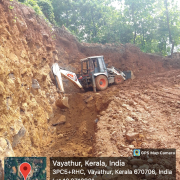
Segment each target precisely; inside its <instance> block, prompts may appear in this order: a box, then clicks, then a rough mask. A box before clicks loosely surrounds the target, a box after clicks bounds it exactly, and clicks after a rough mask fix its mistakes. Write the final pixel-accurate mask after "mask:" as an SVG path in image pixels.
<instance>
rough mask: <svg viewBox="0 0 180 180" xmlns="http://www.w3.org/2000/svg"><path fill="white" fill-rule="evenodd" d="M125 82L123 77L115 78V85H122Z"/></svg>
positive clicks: (117, 76)
mask: <svg viewBox="0 0 180 180" xmlns="http://www.w3.org/2000/svg"><path fill="white" fill-rule="evenodd" d="M123 82H124V79H123V77H122V76H121V75H116V76H115V77H114V83H115V84H122V83H123Z"/></svg>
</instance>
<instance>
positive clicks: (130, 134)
mask: <svg viewBox="0 0 180 180" xmlns="http://www.w3.org/2000/svg"><path fill="white" fill-rule="evenodd" d="M138 137H139V134H138V133H135V132H127V133H126V139H127V140H128V141H133V140H135V139H136V138H138Z"/></svg>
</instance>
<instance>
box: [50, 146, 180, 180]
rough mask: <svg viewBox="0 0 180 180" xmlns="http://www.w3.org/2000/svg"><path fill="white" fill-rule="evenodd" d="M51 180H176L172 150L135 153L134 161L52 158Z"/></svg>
mask: <svg viewBox="0 0 180 180" xmlns="http://www.w3.org/2000/svg"><path fill="white" fill-rule="evenodd" d="M50 179H51V180H111V179H112V180H116V179H117V180H120V179H123V180H125V179H127V180H129V179H132V180H140V179H160V180H166V179H167V180H176V150H175V149H134V150H133V157H96V158H95V157H94V158H93V157H89V158H88V157H52V158H50Z"/></svg>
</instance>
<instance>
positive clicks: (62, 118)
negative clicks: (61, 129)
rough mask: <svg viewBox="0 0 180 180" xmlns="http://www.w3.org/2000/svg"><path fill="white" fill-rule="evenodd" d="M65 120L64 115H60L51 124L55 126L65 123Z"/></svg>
mask: <svg viewBox="0 0 180 180" xmlns="http://www.w3.org/2000/svg"><path fill="white" fill-rule="evenodd" d="M65 122H66V116H64V115H61V117H60V118H59V119H58V120H57V121H56V122H54V123H53V124H52V125H53V126H57V125H60V124H65Z"/></svg>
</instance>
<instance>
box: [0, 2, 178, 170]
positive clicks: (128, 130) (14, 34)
mask: <svg viewBox="0 0 180 180" xmlns="http://www.w3.org/2000/svg"><path fill="white" fill-rule="evenodd" d="M10 7H13V8H10ZM94 55H104V59H105V61H106V63H109V65H110V66H111V65H113V66H115V67H117V68H120V69H121V70H132V71H133V73H134V74H135V76H136V78H135V79H134V80H128V81H126V82H125V83H124V84H123V85H121V86H110V87H109V88H108V89H107V90H106V91H103V92H98V93H95V94H94V93H93V92H92V91H90V92H84V91H82V92H80V90H78V89H76V88H75V87H74V86H73V85H72V84H71V83H70V82H68V81H66V80H64V85H65V91H66V92H67V93H68V96H69V104H70V108H69V109H65V110H63V109H59V108H57V107H55V105H54V102H55V100H56V99H57V98H58V94H57V91H56V87H55V84H54V82H53V81H52V80H51V78H50V75H49V72H50V67H51V65H52V63H54V62H58V63H59V65H60V66H62V67H64V68H66V69H67V70H70V71H73V72H76V73H78V72H79V70H80V69H79V67H80V66H79V60H80V59H82V58H84V57H87V56H94ZM0 62H1V66H0V103H1V107H0V121H1V123H0V157H1V159H3V156H4V154H7V152H9V151H10V150H11V153H10V154H11V156H12V154H13V153H14V154H15V156H48V157H50V156H129V155H131V149H132V148H134V147H138V148H139V147H152V148H155V147H162V148H165V147H166V148H170V147H172V148H176V149H179V144H178V137H179V135H178V134H179V131H178V130H179V122H178V120H179V117H180V116H179V111H178V108H179V101H180V99H179V98H180V97H179V88H180V80H179V79H180V76H179V75H180V72H179V70H174V68H180V61H179V59H177V58H176V59H175V58H174V59H168V58H163V57H161V56H155V55H151V54H144V53H142V52H141V51H140V50H139V49H138V48H137V47H135V46H133V45H130V44H127V45H120V46H116V45H110V44H107V45H98V44H85V43H84V44H81V43H79V42H78V41H77V40H76V38H75V37H74V36H72V35H71V34H70V33H68V32H67V30H66V29H65V28H61V29H59V28H54V27H52V26H51V25H50V24H49V25H48V24H47V23H46V22H45V21H44V20H43V19H42V18H40V17H38V16H37V15H36V14H35V12H34V11H33V10H32V9H31V8H28V7H26V6H23V5H21V4H19V3H17V2H15V1H7V0H4V1H0ZM166 71H168V72H166ZM128 139H129V140H128ZM171 141H172V142H173V143H172V142H171ZM6 143H7V144H6ZM11 147H12V148H11ZM178 158H179V155H178ZM178 162H179V159H178ZM0 164H1V163H0ZM177 168H178V169H180V167H179V164H178V165H177ZM0 169H1V167H0Z"/></svg>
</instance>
